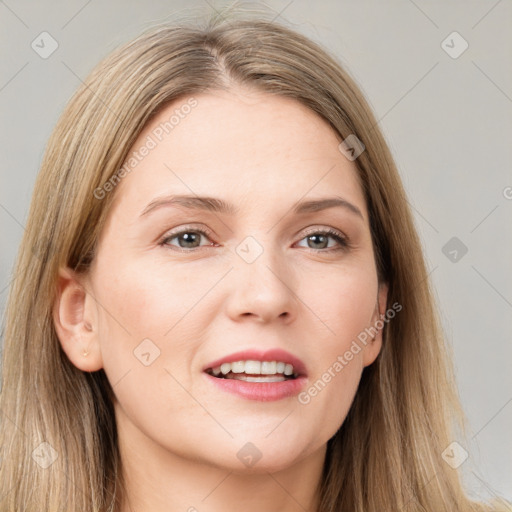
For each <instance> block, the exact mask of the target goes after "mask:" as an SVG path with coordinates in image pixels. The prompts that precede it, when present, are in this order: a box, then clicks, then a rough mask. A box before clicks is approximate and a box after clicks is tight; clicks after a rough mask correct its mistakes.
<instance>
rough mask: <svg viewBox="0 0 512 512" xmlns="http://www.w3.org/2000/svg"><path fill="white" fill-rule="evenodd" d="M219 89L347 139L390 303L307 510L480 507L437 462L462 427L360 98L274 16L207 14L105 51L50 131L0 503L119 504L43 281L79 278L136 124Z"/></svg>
mask: <svg viewBox="0 0 512 512" xmlns="http://www.w3.org/2000/svg"><path fill="white" fill-rule="evenodd" d="M232 84H241V85H247V86H250V87H254V88H257V89H259V90H261V91H264V92H266V93H269V94H276V95H282V96H287V97H290V98H294V99H295V100H297V101H299V102H301V103H302V104H304V105H306V106H307V107H309V108H310V109H311V110H313V111H314V112H316V113H317V114H318V115H319V116H321V117H322V118H324V119H325V120H326V121H327V122H328V123H329V125H330V126H331V127H332V129H334V130H335V131H336V132H337V133H338V134H339V136H340V137H341V138H342V139H345V138H346V137H347V136H348V135H350V134H354V135H356V136H357V137H358V138H359V139H360V140H361V141H363V143H364V145H365V148H366V149H365V151H364V152H363V153H362V154H361V155H360V156H359V158H357V160H356V161H355V163H356V165H357V169H358V172H359V176H360V181H361V184H362V187H363V189H364V194H365V198H366V201H367V206H368V211H369V214H370V224H371V226H370V227H371V232H372V239H373V244H374V249H375V253H376V255H377V258H376V261H377V267H378V274H379V278H380V280H381V281H386V282H387V283H388V285H389V295H388V301H389V303H390V304H393V303H395V302H397V303H399V304H401V305H402V306H403V309H402V311H401V312H400V314H398V315H397V316H396V318H394V319H393V320H392V321H391V322H389V323H388V324H387V325H386V326H385V328H384V332H383V348H382V351H381V353H380V355H379V357H378V358H377V360H376V362H375V363H374V364H372V365H371V366H369V367H368V368H366V369H365V370H364V372H363V376H362V379H361V383H360V387H359V389H358V391H357V395H356V398H355V400H354V403H353V405H352V407H351V410H350V412H349V414H348V417H347V418H346V420H345V421H344V423H343V424H342V426H341V427H340V429H339V430H338V432H337V433H336V435H335V436H334V437H333V438H332V439H330V440H329V442H328V449H327V456H326V461H325V467H324V474H323V479H322V485H321V488H320V489H319V492H320V503H321V504H320V509H319V510H320V511H321V512H334V511H346V512H382V511H399V510H400V511H404V512H405V511H407V512H419V511H433V512H434V511H435V512H443V511H444V512H453V511H458V510H461V511H482V510H489V509H488V508H487V506H486V505H483V504H477V503H475V502H472V501H471V500H469V499H468V498H467V497H466V496H465V494H464V491H463V487H462V484H461V483H460V479H459V476H458V473H457V472H456V471H454V470H453V469H452V468H451V467H449V466H448V465H447V464H446V462H445V461H444V460H443V458H442V452H443V451H444V450H445V448H446V447H447V446H448V445H449V444H450V443H451V442H452V441H454V440H456V439H460V437H459V436H461V435H462V433H463V431H464V428H463V427H464V422H463V413H462V411H461V408H460V405H459V400H458V397H457V393H456V387H455V383H454V379H453V375H452V369H451V363H450V354H449V353H448V351H447V347H446V346H445V343H444V340H443V336H442V332H441V328H440V324H439V321H438V318H437V314H436V311H435V303H434V299H433V294H432V291H431V288H430V286H431V285H430V284H429V279H428V275H427V271H426V265H425V262H424V259H423V255H422V249H421V245H420V242H419V240H418V236H417V233H416V230H415V227H414V224H413V220H412V215H411V211H410V209H409V207H408V204H407V201H406V196H405V193H404V189H403V187H402V184H401V181H400V178H399V175H398V173H397V169H396V167H395V164H394V162H393V159H392V156H391V154H390V151H389V149H388V147H387V145H386V142H385V140H384V138H383V136H382V135H381V133H380V131H379V128H378V126H377V122H376V119H375V117H374V116H373V114H372V112H371V110H370V108H369V106H368V104H367V102H366V101H365V99H364V97H363V95H362V93H361V92H360V90H359V89H358V87H357V86H356V84H355V83H354V81H353V80H352V79H351V78H350V77H349V75H348V74H347V73H346V71H344V70H343V69H342V67H341V66H340V64H339V63H338V62H337V61H336V60H335V59H333V58H332V57H330V56H329V55H328V53H327V52H326V51H325V50H323V49H322V48H321V47H320V46H319V45H317V44H315V43H313V42H312V41H310V40H309V39H307V38H306V37H304V36H302V35H300V34H298V33H296V32H295V31H293V30H290V29H288V28H286V27H285V26H282V25H280V24H277V23H275V22H271V21H268V20H265V19H262V18H260V19H251V18H250V17H247V18H244V17H243V16H238V17H237V16H236V15H235V16H231V17H230V16H228V14H227V13H223V15H222V16H220V17H214V18H211V19H209V20H208V21H207V22H206V23H205V24H204V25H202V26H200V25H193V24H189V25H187V24H181V25H173V26H168V25H166V26H159V27H157V28H152V29H151V30H149V31H147V32H146V33H144V34H143V35H141V36H139V37H138V38H137V39H135V40H133V41H131V42H129V43H128V44H125V45H124V46H122V47H121V48H120V49H118V50H117V51H115V52H114V53H112V54H111V55H109V56H108V57H106V58H105V59H104V60H103V61H102V62H101V63H99V64H98V66H96V68H95V69H94V70H93V71H92V73H91V74H90V76H89V77H88V78H87V79H86V81H85V83H84V85H83V86H81V87H80V89H79V90H78V91H77V92H76V94H75V95H74V96H73V98H72V99H71V100H70V102H69V104H68V105H67V107H66V109H65V110H64V112H63V114H62V116H61V118H60V120H59V122H58V124H57V126H56V127H55V129H54V131H53V134H52V136H51V138H50V140H49V143H48V147H47V149H46V152H45V155H44V158H43V162H42V166H41V170H40V173H39V175H38V177H37V180H36V183H35V188H34V195H33V199H32V203H31V206H30V212H29V216H28V221H27V225H26V230H25V233H24V236H23V240H22V243H21V245H20V249H19V253H18V257H17V264H16V266H15V269H14V276H15V279H14V282H13V283H12V287H11V290H10V294H9V297H8V303H7V309H6V315H5V335H4V339H5V341H4V349H3V373H2V392H1V396H0V409H1V412H2V416H1V418H2V419H1V421H2V423H1V431H0V450H1V453H0V455H1V468H0V511H1V512H4V511H15V510H16V511H19V510H24V511H25V512H36V511H37V512H40V511H52V512H53V511H57V510H66V511H67V512H72V511H76V512H78V511H80V512H93V511H95V512H100V511H101V512H104V511H107V510H113V509H114V507H115V506H116V504H117V503H118V502H119V497H120V494H119V493H120V492H121V490H122V487H123V485H122V477H121V460H120V457H119V451H118V446H117V432H116V423H115V416H114V411H113V405H112V398H113V391H112V387H111V385H110V383H109V382H108V380H107V378H106V375H105V373H104V371H103V370H99V371H97V372H92V373H86V372H82V371H80V370H78V369H77V368H76V367H75V366H74V365H73V364H72V363H71V362H70V361H69V360H68V358H67V357H66V355H65V354H64V352H63V350H62V349H61V346H60V343H59V340H58V338H57V335H56V332H55V328H54V324H53V320H52V307H53V304H54V301H55V298H56V292H57V290H56V281H57V272H58V269H59V268H60V267H63V266H70V267H71V268H73V269H75V270H77V271H79V272H87V271H88V268H89V265H90V263H91V261H92V260H93V259H94V255H95V249H96V243H97V241H98V237H99V234H100V232H101V230H102V227H103V226H104V223H105V219H106V217H107V215H108V212H109V209H110V207H111V205H112V200H113V198H114V197H115V193H114V192H111V193H108V194H106V195H105V197H104V198H103V199H101V200H100V199H98V197H97V194H95V193H94V191H95V190H97V189H98V188H100V187H102V186H103V185H104V184H105V183H106V182H107V181H108V180H109V179H111V178H112V177H113V176H114V175H115V174H116V173H117V172H118V171H119V169H120V168H121V167H122V165H123V163H124V161H125V159H126V157H127V152H128V150H129V149H130V147H131V146H132V144H133V143H134V141H135V139H136V138H137V136H138V135H139V133H140V132H141V130H142V128H143V127H144V126H145V124H146V123H147V122H148V120H149V119H150V118H151V117H152V116H154V115H155V113H156V112H157V111H158V110H159V109H161V108H162V107H163V106H164V105H166V104H168V103H169V102H171V101H175V100H176V99H178V98H180V97H187V96H188V95H193V94H200V93H201V92H206V91H208V90H214V89H229V87H230V86H231V85H232ZM42 443H48V444H42ZM40 457H42V458H43V460H45V461H47V463H45V464H41V463H40V462H39V461H38V458H40ZM48 462H51V463H50V464H48ZM43 466H47V467H43Z"/></svg>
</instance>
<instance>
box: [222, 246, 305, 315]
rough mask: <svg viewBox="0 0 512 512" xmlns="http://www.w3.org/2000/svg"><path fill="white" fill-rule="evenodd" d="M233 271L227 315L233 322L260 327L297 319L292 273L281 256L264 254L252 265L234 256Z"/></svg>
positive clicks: (296, 301) (294, 285)
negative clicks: (251, 322)
mask: <svg viewBox="0 0 512 512" xmlns="http://www.w3.org/2000/svg"><path fill="white" fill-rule="evenodd" d="M234 258H235V268H234V269H233V272H231V273H230V280H231V281H230V292H229V297H228V299H227V313H228V315H229V316H230V317H231V318H232V319H233V320H234V321H241V320H244V319H248V318H251V319H253V320H255V321H258V322H260V323H268V322H272V321H276V320H279V321H281V322H283V323H289V322H291V321H292V320H293V319H294V318H295V317H296V316H297V311H296V310H297V307H298V304H299V302H298V297H297V295H296V293H295V292H294V288H295V287H296V286H297V283H296V279H294V276H293V271H292V269H291V268H290V267H289V266H287V265H286V261H284V256H279V257H278V256H276V255H275V254H271V251H270V250H268V249H267V250H265V251H263V253H262V254H261V255H260V256H259V257H258V258H257V259H256V260H255V261H253V262H252V263H248V262H247V261H244V260H243V259H242V258H240V257H239V256H238V255H237V254H235V255H234Z"/></svg>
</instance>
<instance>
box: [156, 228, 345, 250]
mask: <svg viewBox="0 0 512 512" xmlns="http://www.w3.org/2000/svg"><path fill="white" fill-rule="evenodd" d="M185 233H199V234H201V235H203V236H205V237H206V238H208V239H210V238H211V236H212V233H211V232H210V231H209V230H206V229H202V228H193V227H185V228H184V229H181V230H180V231H177V232H175V233H172V232H171V233H166V234H165V235H164V237H163V238H162V239H161V240H160V242H159V243H158V245H160V246H161V247H165V248H170V249H171V250H176V251H178V252H195V251H197V250H199V249H200V248H201V247H194V248H192V249H185V248H183V247H177V246H175V245H173V246H171V245H170V244H168V243H167V242H168V241H169V240H172V239H174V238H176V237H178V236H179V235H183V234H185ZM312 235H321V236H328V237H331V238H333V239H334V240H336V242H338V244H339V246H338V247H335V248H332V247H330V248H326V249H312V248H306V249H309V250H310V251H313V252H324V253H325V252H327V253H330V252H338V251H342V250H348V249H350V248H351V244H350V242H349V239H348V238H347V237H346V236H344V235H342V234H341V233H340V232H339V231H336V230H334V229H326V230H318V229H317V230H311V231H309V232H307V233H306V234H305V235H304V236H303V237H302V238H301V239H300V240H299V241H302V240H304V239H305V238H308V237H309V236H312ZM203 247H204V246H203ZM207 247H212V246H211V245H210V246H207Z"/></svg>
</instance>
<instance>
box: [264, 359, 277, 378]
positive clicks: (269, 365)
mask: <svg viewBox="0 0 512 512" xmlns="http://www.w3.org/2000/svg"><path fill="white" fill-rule="evenodd" d="M276 366H277V363H276V362H275V361H262V363H261V374H262V375H274V374H275V373H276Z"/></svg>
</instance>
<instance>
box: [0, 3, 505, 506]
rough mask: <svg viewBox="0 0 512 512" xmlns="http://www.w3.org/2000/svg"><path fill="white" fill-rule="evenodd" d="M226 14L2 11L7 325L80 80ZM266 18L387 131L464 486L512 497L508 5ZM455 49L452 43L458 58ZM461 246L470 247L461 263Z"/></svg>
mask: <svg viewBox="0 0 512 512" xmlns="http://www.w3.org/2000/svg"><path fill="white" fill-rule="evenodd" d="M223 5H227V3H226V2H214V1H213V0H208V2H207V1H205V0H197V1H192V2H185V1H176V0H173V1H163V0H157V1H152V2H151V3H150V4H149V3H147V2H143V1H142V0H140V1H122V0H115V1H110V2H99V1H98V0H90V1H87V0H72V1H66V2H64V1H60V2H59V1H57V0H52V1H50V0H45V1H41V2H36V1H28V0H18V1H17V0H7V1H0V46H1V48H2V50H3V51H2V55H1V76H0V108H1V113H2V114H1V115H2V118H1V119H2V122H1V126H0V130H1V131H0V145H1V155H2V158H1V161H0V165H1V174H0V184H1V186H0V226H1V232H0V235H1V237H0V240H1V244H2V246H1V251H0V262H1V264H0V307H1V311H2V312H3V311H4V308H5V301H6V297H7V291H8V290H7V288H8V285H9V283H10V281H11V280H12V279H13V278H15V276H13V275H12V265H13V262H14V259H15V255H16V251H17V248H18V244H19V242H20V239H21V235H22V233H23V229H24V228H23V226H24V223H25V220H26V215H27V211H28V205H29V201H30V198H31V193H32V187H33V183H34V179H35V176H36V173H37V171H38V168H39V165H40V161H41V157H42V154H43V150H44V147H45V144H46V141H47V139H48V137H49V135H50V132H51V130H52V128H53V126H54V124H55V122H56V121H57V119H58V117H59V115H60V113H61V111H62V109H63V107H64V105H65V103H66V102H67V101H68V99H69V98H70V96H71V95H72V93H73V92H74V90H75V89H76V88H77V87H78V85H79V83H80V81H81V80H83V79H84V78H85V77H86V75H87V74H88V72H89V71H90V70H91V69H92V67H93V66H94V65H95V64H96V63H97V62H98V61H99V59H100V58H101V57H102V56H104V55H105V54H107V53H109V52H110V51H111V50H112V49H114V48H115V47H116V46H118V45H119V44H120V43H122V42H124V41H126V40H128V39H130V38H132V37H134V36H135V35H137V34H138V33H139V32H141V31H142V30H143V29H146V28H148V27H149V26H150V25H151V24H153V23H155V22H163V21H165V20H168V21H172V20H173V19H175V18H176V16H180V17H181V16H183V15H186V14H189V13H192V14H194V13H195V14H204V13H207V12H209V11H210V10H212V9H213V8H216V9H220V8H221V7H222V6H223ZM247 5H252V6H253V5H258V6H260V8H262V7H261V6H264V4H261V3H260V4H254V3H247ZM266 5H267V6H268V7H267V10H269V11H270V12H272V11H274V12H275V15H273V16H272V17H275V18H276V19H277V20H278V21H281V22H284V23H287V24H289V25H291V26H292V27H294V28H295V29H297V30H299V31H301V32H302V33H304V34H306V35H308V36H310V37H311V38H313V39H314V40H316V41H318V42H320V43H321V44H322V45H324V47H326V48H327V49H328V50H330V51H331V52H333V53H334V54H336V56H337V57H338V58H339V59H340V60H341V62H342V63H343V64H345V65H346V67H347V68H348V70H349V72H350V73H351V74H352V76H353V77H354V78H355V79H356V80H357V82H358V83H359V84H360V86H361V88H362V89H363V91H364V93H365V94H366V96H367V98H368V99H369V101H370V104H371V106H372V108H373V109H374V111H375V113H376V115H377V118H378V119H380V127H381V129H382V130H383V131H384V135H385V137H386V139H387V141H388V143H389V145H390V147H391V150H392V152H393V154H394V156H395V159H396V161H397V164H398V167H399V170H400V173H401V175H402V178H403V181H404V184H405V187H406V189H407V191H408V194H409V200H410V203H411V205H412V207H413V209H414V212H415V219H416V225H417V228H418V231H419V233H420V236H421V238H422V241H423V244H424V249H425V253H426V256H427V260H428V265H429V268H430V270H431V274H430V275H431V278H432V280H433V283H434V286H435V288H436V291H437V298H438V304H439V308H440V310H441V312H442V320H443V325H444V328H445V330H446V335H447V338H448V340H449V342H450V344H451V345H452V346H453V351H454V357H455V364H456V368H457V379H458V385H459V390H460V395H461V399H462V402H463V406H464V408H465V410H466V412H467V416H468V419H469V424H470V427H471V438H470V442H469V445H464V448H465V449H466V450H467V451H468V452H469V458H468V460H467V461H466V462H464V464H463V465H462V469H463V472H464V474H465V479H466V485H467V487H468V489H469V490H470V492H471V493H472V494H474V495H479V496H483V497H489V496H491V495H492V494H494V493H498V494H501V495H503V496H506V497H507V498H508V499H512V440H511V435H510V433H511V432H512V372H511V371H510V364H511V361H512V357H511V356H512V345H511V342H510V341H511V332H512V331H511V327H512V325H511V324H512V322H511V319H512V315H511V313H512V272H511V271H510V265H511V262H512V237H511V236H510V225H511V224H512V223H511V221H512V188H507V187H512V174H511V172H510V165H511V162H512V144H511V140H512V117H511V114H512V68H511V65H510V64H511V63H512V30H511V29H512V26H511V20H512V3H511V1H510V0H500V1H496V0H492V1H473V2H455V1H452V2H449V3H448V2H444V1H435V2H434V1H430V2H427V1H420V0H414V1H413V0H401V1H385V2H383V1H368V0H366V1H356V0H351V1H341V2H336V1H334V0H328V1H318V2H307V1H306V0H291V1H290V0H273V1H271V2H267V3H266ZM279 13H282V14H281V15H279ZM43 31H47V32H49V33H50V34H51V36H52V37H53V38H54V39H55V40H56V41H57V42H58V45H59V46H58V48H57V50H56V51H55V52H54V53H53V54H52V55H51V56H49V57H48V58H47V59H43V58H41V57H40V56H39V55H38V54H37V53H36V52H35V51H34V50H33V49H32V48H31V43H32V41H33V40H35V39H36V38H37V36H38V35H39V34H40V33H41V32H43ZM453 31H457V32H458V33H459V34H460V35H461V36H462V37H463V38H464V39H465V40H466V41H467V43H468V44H469V47H468V49H467V50H466V51H465V52H464V53H462V55H460V56H459V57H458V58H456V59H454V58H452V57H450V56H449V55H448V54H447V53H446V52H445V50H444V49H443V47H442V46H441V45H442V42H443V40H445V39H446V38H447V36H448V35H449V34H451V33H452V32H453ZM452 39H453V37H452ZM452 39H450V38H449V39H448V41H447V43H445V44H448V45H450V46H454V50H456V49H458V48H460V45H459V43H456V42H452ZM36 41H37V40H36ZM451 51H453V50H451ZM452 237H457V238H458V240H459V241H460V242H456V244H459V248H457V247H455V246H454V247H455V249H456V250H457V251H458V261H455V262H454V261H451V259H450V258H453V253H452V255H450V252H449V251H451V250H453V248H454V247H452V246H450V245H448V246H447V247H446V248H445V249H444V252H443V247H445V244H447V242H448V241H449V240H450V239H451V238H452ZM460 243H463V244H464V245H465V246H466V247H467V249H468V252H467V253H466V254H465V255H463V256H462V257H461V254H462V252H461V251H460V247H462V246H461V245H460ZM445 253H446V254H447V255H445Z"/></svg>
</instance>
